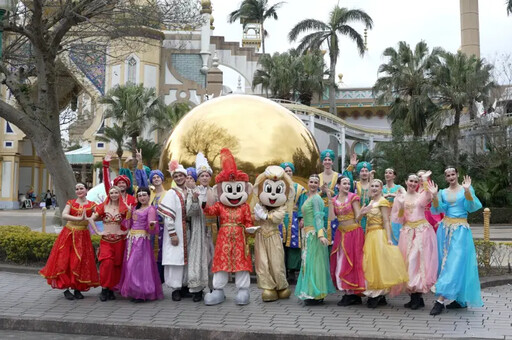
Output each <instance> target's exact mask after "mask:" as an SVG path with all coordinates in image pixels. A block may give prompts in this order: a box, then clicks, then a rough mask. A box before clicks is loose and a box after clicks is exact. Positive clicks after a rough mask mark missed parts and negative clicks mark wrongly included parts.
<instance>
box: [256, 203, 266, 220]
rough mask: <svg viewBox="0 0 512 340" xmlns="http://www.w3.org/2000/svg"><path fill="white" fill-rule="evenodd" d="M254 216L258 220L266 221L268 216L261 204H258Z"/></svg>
mask: <svg viewBox="0 0 512 340" xmlns="http://www.w3.org/2000/svg"><path fill="white" fill-rule="evenodd" d="M254 216H256V219H257V220H262V221H265V220H266V219H267V216H268V214H267V213H266V212H265V211H264V210H263V207H262V206H261V205H260V204H259V203H256V205H255V206H254Z"/></svg>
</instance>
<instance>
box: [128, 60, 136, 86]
mask: <svg viewBox="0 0 512 340" xmlns="http://www.w3.org/2000/svg"><path fill="white" fill-rule="evenodd" d="M127 67H128V74H127V78H126V82H127V83H132V84H136V83H137V59H135V58H134V57H130V58H128V61H127Z"/></svg>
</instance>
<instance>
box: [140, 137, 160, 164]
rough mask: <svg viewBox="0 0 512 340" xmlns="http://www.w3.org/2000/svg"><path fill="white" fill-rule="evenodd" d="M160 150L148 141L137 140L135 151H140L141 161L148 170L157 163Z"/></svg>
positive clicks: (158, 145)
mask: <svg viewBox="0 0 512 340" xmlns="http://www.w3.org/2000/svg"><path fill="white" fill-rule="evenodd" d="M161 148H162V147H161V146H160V144H157V143H155V142H153V141H152V140H149V139H139V141H138V142H137V149H140V150H141V152H142V159H143V161H144V163H145V164H147V166H149V167H150V168H151V167H152V166H153V165H154V164H155V163H156V162H158V159H159V157H160V150H161Z"/></svg>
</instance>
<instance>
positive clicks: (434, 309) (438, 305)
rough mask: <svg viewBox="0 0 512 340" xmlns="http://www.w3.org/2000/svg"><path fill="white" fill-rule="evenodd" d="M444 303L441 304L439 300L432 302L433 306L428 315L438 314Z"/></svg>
mask: <svg viewBox="0 0 512 340" xmlns="http://www.w3.org/2000/svg"><path fill="white" fill-rule="evenodd" d="M443 309H444V304H442V303H441V302H439V301H436V303H435V304H434V307H432V310H431V311H430V315H439V314H441V313H442V312H443Z"/></svg>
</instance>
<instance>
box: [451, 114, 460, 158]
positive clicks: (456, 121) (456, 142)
mask: <svg viewBox="0 0 512 340" xmlns="http://www.w3.org/2000/svg"><path fill="white" fill-rule="evenodd" d="M461 111H462V109H461V108H455V119H454V121H453V130H454V131H453V141H452V143H453V156H454V159H455V167H458V166H459V135H460V129H459V124H460V114H461Z"/></svg>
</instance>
